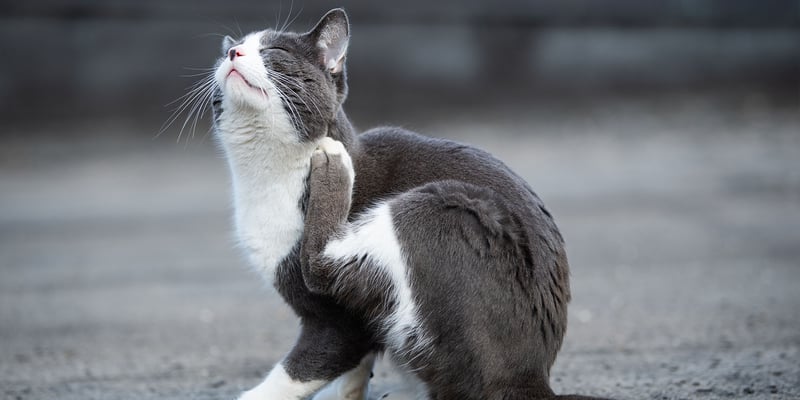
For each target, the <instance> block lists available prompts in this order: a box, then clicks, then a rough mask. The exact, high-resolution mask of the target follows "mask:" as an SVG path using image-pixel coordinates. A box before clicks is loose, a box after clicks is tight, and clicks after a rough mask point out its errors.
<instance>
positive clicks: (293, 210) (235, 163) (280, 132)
mask: <svg viewBox="0 0 800 400" xmlns="http://www.w3.org/2000/svg"><path fill="white" fill-rule="evenodd" d="M218 130H219V132H218V133H219V137H220V142H221V143H222V147H223V149H224V150H225V153H226V158H227V160H228V164H229V167H230V170H231V176H232V183H233V195H234V210H235V215H234V218H235V223H236V234H237V238H238V240H239V243H240V245H241V246H242V247H243V248H244V249H245V251H246V253H247V255H248V257H249V259H250V262H251V264H252V265H253V267H254V268H256V269H257V270H258V271H259V272H262V273H264V274H265V275H267V276H271V275H272V274H273V272H274V269H275V268H276V267H277V265H278V264H279V263H280V262H281V260H283V258H285V257H286V256H287V255H288V254H289V253H291V250H292V248H293V247H294V245H295V244H296V243H297V241H298V240H299V239H300V236H301V235H302V230H303V215H302V210H301V209H300V202H301V200H302V198H303V196H304V194H305V181H306V177H307V176H308V171H309V165H310V159H311V154H312V152H313V151H314V149H315V148H316V144H315V143H313V142H299V141H298V140H297V139H296V138H297V134H296V132H295V131H294V127H293V126H292V125H291V124H290V123H281V121H277V120H275V119H269V118H258V117H255V116H248V115H246V114H237V115H235V116H231V118H223V119H222V120H220V121H219V122H218Z"/></svg>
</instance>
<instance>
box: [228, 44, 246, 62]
mask: <svg viewBox="0 0 800 400" xmlns="http://www.w3.org/2000/svg"><path fill="white" fill-rule="evenodd" d="M243 55H244V52H243V51H242V49H241V48H240V47H239V46H236V47H233V48H231V49H230V50H228V57H230V58H231V61H233V59H234V58H236V57H241V56H243Z"/></svg>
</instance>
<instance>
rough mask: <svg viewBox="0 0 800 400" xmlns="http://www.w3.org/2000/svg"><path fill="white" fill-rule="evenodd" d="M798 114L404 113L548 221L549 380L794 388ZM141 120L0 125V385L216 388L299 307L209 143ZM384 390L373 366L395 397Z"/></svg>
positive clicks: (647, 102) (242, 374) (647, 390)
mask: <svg viewBox="0 0 800 400" xmlns="http://www.w3.org/2000/svg"><path fill="white" fill-rule="evenodd" d="M798 111H800V102H799V101H798V99H797V97H796V96H795V97H794V98H790V99H789V100H788V101H786V99H784V100H781V101H775V100H774V99H772V98H770V97H769V96H766V97H765V96H761V95H759V94H758V93H755V94H752V93H744V94H741V95H740V94H737V95H736V96H727V95H713V96H709V95H664V96H658V97H652V98H651V97H645V98H633V99H616V100H615V99H603V100H602V101H597V102H595V101H591V100H586V99H582V100H575V101H571V102H570V101H561V102H558V101H553V102H544V101H543V102H541V103H538V104H535V105H534V106H531V107H529V108H517V109H515V108H504V109H503V110H502V111H492V110H484V111H483V112H472V113H469V115H453V116H452V118H451V117H448V118H445V119H444V120H441V121H435V120H429V121H427V122H425V123H420V125H418V126H417V127H418V128H423V129H424V130H425V131H426V132H429V133H434V134H437V135H440V136H447V137H453V138H456V139H459V140H462V141H466V142H470V143H474V144H477V145H479V146H481V147H484V148H487V149H488V150H490V151H492V152H493V153H495V154H496V155H498V156H499V157H501V158H503V159H504V160H506V161H507V162H508V163H509V164H510V165H512V166H513V167H514V168H515V169H516V170H518V171H519V172H520V173H521V174H522V175H523V176H524V177H525V178H526V179H528V180H529V181H530V182H531V183H532V185H533V186H534V188H535V189H536V190H537V191H538V192H539V194H540V195H541V196H542V197H543V198H544V200H545V201H546V203H547V204H548V205H549V207H550V208H551V210H552V211H553V213H554V214H555V216H556V218H557V221H558V223H559V224H560V226H561V228H562V231H563V233H564V235H565V237H566V240H567V243H568V248H569V254H570V257H571V264H572V288H573V293H574V300H573V302H572V304H571V308H570V320H569V329H568V332H567V338H566V342H565V343H564V347H563V351H562V353H561V355H560V356H559V359H558V361H557V362H556V365H555V367H554V368H553V371H552V373H553V376H552V383H553V386H554V387H555V389H556V390H557V391H559V392H573V393H575V392H577V393H583V394H595V395H606V396H613V397H615V398H619V399H687V398H692V399H718V398H736V399H796V398H800V112H798ZM84 128H86V129H89V130H90V131H91V133H90V134H88V135H87V134H86V133H85V132H84V131H83V129H84ZM153 130H155V129H150V131H153ZM499 132H502V133H499ZM149 133H150V132H149V131H148V130H147V129H145V130H144V132H142V131H140V130H138V129H136V128H132V127H130V126H126V125H125V124H121V123H92V124H87V127H83V128H82V127H66V128H65V127H61V126H53V127H50V128H43V129H37V130H33V129H22V128H20V129H17V130H15V131H13V132H7V134H6V136H4V139H3V141H4V142H5V143H3V146H0V188H2V189H0V397H1V398H7V399H61V400H72V399H81V400H87V399H118V400H123V399H151V398H152V399H156V398H157V399H231V398H234V396H235V394H236V393H237V392H238V391H240V390H242V389H245V388H248V387H250V386H252V385H254V384H255V383H257V382H258V381H259V379H260V378H261V376H262V375H263V374H264V373H265V372H266V371H267V370H268V369H269V368H270V366H271V365H272V364H273V363H274V362H276V361H277V360H278V359H279V358H280V357H281V355H282V354H283V353H284V352H285V351H287V350H288V349H289V347H290V346H291V344H292V342H293V339H294V335H295V333H296V330H297V321H296V319H295V318H294V316H293V315H292V314H291V313H290V311H289V310H288V309H287V307H285V306H284V305H283V304H282V301H281V300H280V299H279V298H278V297H277V296H276V295H275V294H274V293H273V292H272V291H271V290H270V289H269V288H265V287H264V285H263V284H262V283H261V282H260V281H259V278H258V277H257V276H256V275H255V274H254V273H252V272H251V271H249V270H248V269H247V267H245V265H244V262H243V257H241V255H240V254H238V253H237V251H236V250H235V248H234V246H233V242H232V239H231V235H230V227H229V210H228V207H229V200H228V183H227V171H226V169H225V168H226V167H225V164H224V162H223V160H222V159H221V157H220V156H219V153H218V152H216V151H215V150H214V149H213V143H212V140H210V139H209V138H205V139H203V138H201V137H202V136H203V135H202V132H198V136H197V137H195V138H194V139H192V140H190V141H188V143H185V142H181V143H179V144H175V142H174V135H171V134H170V135H169V136H168V137H162V138H159V139H156V140H152V139H151V138H150V136H149ZM384 364H385V363H384ZM397 382H398V381H397V379H396V375H395V374H394V373H392V372H391V371H390V370H389V369H387V367H386V366H385V365H382V366H381V368H380V369H379V370H378V371H377V372H376V378H375V386H376V387H377V388H378V389H380V390H388V389H393V394H392V395H390V397H389V398H405V397H404V396H405V395H404V392H403V390H401V388H398V387H397V385H398V384H397Z"/></svg>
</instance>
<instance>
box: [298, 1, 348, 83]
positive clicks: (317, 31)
mask: <svg viewBox="0 0 800 400" xmlns="http://www.w3.org/2000/svg"><path fill="white" fill-rule="evenodd" d="M308 35H309V37H310V38H311V40H313V41H314V44H315V45H316V47H317V49H318V50H319V53H320V62H321V63H322V67H323V68H325V70H327V71H328V72H330V73H331V74H338V73H340V72H342V70H343V69H344V59H345V56H346V55H347V44H348V43H349V42H350V23H349V22H348V20H347V14H346V13H345V12H344V10H343V9H341V8H335V9H333V10H330V11H328V13H327V14H325V16H324V17H322V19H321V20H320V21H319V22H318V23H317V26H316V27H315V28H314V29H312V30H311V32H309V33H308Z"/></svg>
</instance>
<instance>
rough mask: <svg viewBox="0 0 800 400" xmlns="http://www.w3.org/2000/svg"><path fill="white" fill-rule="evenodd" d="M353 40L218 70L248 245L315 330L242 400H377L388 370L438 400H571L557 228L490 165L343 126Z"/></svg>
mask: <svg viewBox="0 0 800 400" xmlns="http://www.w3.org/2000/svg"><path fill="white" fill-rule="evenodd" d="M348 40H349V25H348V21H347V16H346V14H345V12H344V11H343V10H341V9H335V10H332V11H330V12H328V13H327V14H326V15H325V16H324V17H323V18H322V20H321V21H320V22H319V23H318V25H317V26H316V27H315V28H314V29H313V30H311V31H310V32H308V33H305V34H296V33H288V32H277V31H273V30H265V31H261V32H256V33H251V34H249V35H247V36H245V37H244V38H242V39H240V40H233V39H231V38H226V39H225V41H224V43H223V56H222V57H221V58H220V60H219V62H218V63H217V66H216V71H215V75H214V80H215V83H216V88H215V89H214V90H215V92H214V97H213V101H212V104H213V109H214V125H215V130H216V134H217V137H218V139H219V142H220V143H221V146H222V148H223V149H224V151H225V155H226V157H227V160H228V163H229V166H230V170H231V174H232V178H233V194H234V205H235V224H236V233H237V236H238V239H239V241H240V242H241V244H242V246H243V247H244V249H245V251H246V253H247V255H248V257H249V260H250V263H251V264H252V265H253V266H254V267H255V268H256V269H257V270H258V271H259V272H261V273H262V274H263V276H264V278H266V279H268V280H269V281H271V282H273V283H274V285H275V287H276V288H277V290H278V292H279V293H280V294H281V295H282V296H283V297H284V299H285V300H286V302H287V303H288V304H289V305H290V306H291V307H292V308H293V309H294V311H295V312H296V313H297V315H298V316H299V317H300V318H301V321H302V330H301V332H300V336H299V338H298V339H297V343H296V344H295V346H294V348H292V349H291V350H290V351H289V352H288V354H287V355H286V356H285V357H284V358H283V360H282V361H280V363H279V364H278V365H276V366H275V367H274V368H273V370H272V371H271V372H270V373H269V374H268V375H267V377H266V378H265V379H264V381H263V382H262V383H260V384H259V385H258V386H256V387H255V388H253V389H252V390H249V391H247V392H245V393H243V394H242V395H241V397H240V399H242V400H256V399H259V400H275V399H305V398H309V397H311V396H313V398H314V399H318V400H320V399H363V398H364V396H365V393H366V392H367V385H368V380H369V377H370V373H371V369H372V365H373V360H374V357H375V354H376V353H381V352H386V353H389V354H390V355H391V356H392V357H393V359H394V360H396V361H397V362H398V363H400V364H401V365H403V366H405V367H407V368H408V369H409V370H410V371H414V372H413V373H414V375H415V376H416V377H417V378H418V379H419V381H421V382H422V384H423V389H422V396H423V397H425V398H431V399H539V398H541V399H545V398H547V399H549V398H557V396H555V395H554V393H553V392H552V390H551V389H550V386H549V383H548V381H549V372H550V367H551V366H552V365H553V362H554V361H555V358H556V353H557V352H558V350H559V348H560V346H561V342H562V339H563V337H564V332H565V329H566V322H567V303H568V302H569V300H570V291H569V277H568V275H569V272H568V265H567V258H566V254H565V252H564V244H563V240H562V237H561V235H560V234H559V231H558V229H557V227H556V225H555V223H554V222H553V219H552V217H551V215H550V213H549V212H548V211H547V210H546V209H545V207H544V205H543V204H542V201H541V200H540V199H539V198H538V197H537V196H536V195H535V194H534V193H533V191H532V190H531V189H530V187H529V186H528V185H527V184H526V183H525V181H523V179H521V178H520V177H519V176H517V175H516V174H514V173H513V172H512V171H511V170H509V169H508V167H506V166H505V165H504V164H503V163H502V162H500V161H499V160H497V159H496V158H494V157H492V156H491V155H489V154H488V153H486V152H483V151H481V150H477V149H475V148H472V147H469V146H465V145H462V144H458V143H454V142H450V141H446V140H439V139H431V138H427V137H423V136H420V135H418V134H415V133H412V132H408V131H405V130H402V129H399V128H377V129H373V130H370V131H368V132H365V133H362V134H360V135H357V134H356V132H355V131H354V129H353V127H352V126H351V124H350V122H349V121H348V119H347V116H346V115H345V113H344V110H343V109H342V104H343V102H344V100H345V98H346V96H347V82H346V76H345V58H346V54H347V46H348ZM558 398H579V397H577V396H566V397H564V396H562V397H558Z"/></svg>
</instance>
